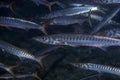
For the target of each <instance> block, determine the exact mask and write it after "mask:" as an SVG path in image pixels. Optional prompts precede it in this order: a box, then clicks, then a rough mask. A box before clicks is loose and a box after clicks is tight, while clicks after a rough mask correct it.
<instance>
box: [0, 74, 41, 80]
mask: <svg viewBox="0 0 120 80" xmlns="http://www.w3.org/2000/svg"><path fill="white" fill-rule="evenodd" d="M27 77H35V78H36V79H38V80H41V78H39V76H37V74H35V73H33V74H16V77H15V79H22V78H27ZM0 79H13V77H12V76H11V75H9V74H4V75H1V76H0Z"/></svg>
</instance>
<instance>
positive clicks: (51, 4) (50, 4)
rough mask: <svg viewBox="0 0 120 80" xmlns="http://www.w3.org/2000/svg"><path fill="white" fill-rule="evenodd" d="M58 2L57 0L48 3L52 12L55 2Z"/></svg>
mask: <svg viewBox="0 0 120 80" xmlns="http://www.w3.org/2000/svg"><path fill="white" fill-rule="evenodd" d="M56 3H57V1H54V2H50V3H49V4H48V8H49V10H50V12H51V11H52V6H53V5H54V4H56Z"/></svg>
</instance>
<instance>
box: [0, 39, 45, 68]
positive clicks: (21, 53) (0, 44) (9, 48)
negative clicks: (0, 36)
mask: <svg viewBox="0 0 120 80" xmlns="http://www.w3.org/2000/svg"><path fill="white" fill-rule="evenodd" d="M0 48H1V49H2V50H3V51H6V52H8V53H10V54H12V55H14V56H17V57H18V58H19V59H20V60H21V61H23V59H29V60H32V61H35V62H37V63H38V64H39V65H40V66H41V67H42V68H43V64H42V61H41V60H42V59H43V58H44V57H45V56H41V57H39V59H37V58H36V57H35V56H34V55H32V54H30V53H28V52H27V51H25V50H22V49H20V48H17V47H15V46H14V45H12V44H9V43H7V42H4V41H2V40H0Z"/></svg>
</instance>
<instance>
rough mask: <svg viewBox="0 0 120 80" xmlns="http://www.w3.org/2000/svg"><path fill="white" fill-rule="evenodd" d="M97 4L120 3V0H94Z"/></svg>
mask: <svg viewBox="0 0 120 80" xmlns="http://www.w3.org/2000/svg"><path fill="white" fill-rule="evenodd" d="M93 2H94V3H97V4H120V0H93Z"/></svg>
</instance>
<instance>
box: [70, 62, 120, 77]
mask: <svg viewBox="0 0 120 80" xmlns="http://www.w3.org/2000/svg"><path fill="white" fill-rule="evenodd" d="M71 64H72V65H73V66H75V67H78V68H81V69H86V70H92V71H97V72H99V73H109V74H114V75H118V76H120V68H115V67H111V66H107V65H100V64H93V63H71Z"/></svg>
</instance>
